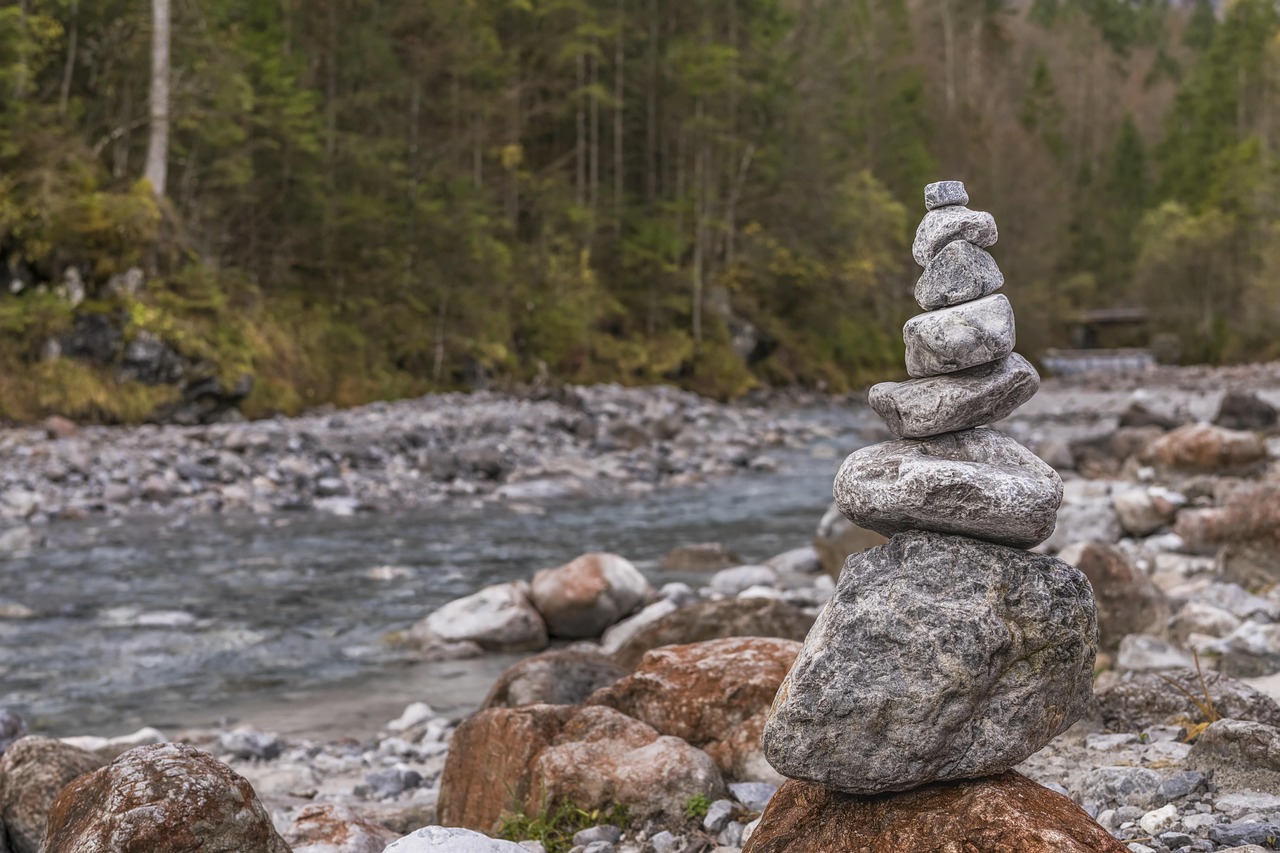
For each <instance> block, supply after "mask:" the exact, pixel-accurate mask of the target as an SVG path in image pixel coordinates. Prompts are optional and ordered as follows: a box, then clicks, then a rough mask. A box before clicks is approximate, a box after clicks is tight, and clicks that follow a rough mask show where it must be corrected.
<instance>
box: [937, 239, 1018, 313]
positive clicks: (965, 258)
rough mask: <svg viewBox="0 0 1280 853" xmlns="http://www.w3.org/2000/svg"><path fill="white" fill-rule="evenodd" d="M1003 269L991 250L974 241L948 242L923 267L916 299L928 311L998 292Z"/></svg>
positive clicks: (1001, 281) (1001, 284)
mask: <svg viewBox="0 0 1280 853" xmlns="http://www.w3.org/2000/svg"><path fill="white" fill-rule="evenodd" d="M1003 286H1004V273H1002V272H1000V267H998V266H996V259H995V258H993V257H991V253H990V252H987V251H985V250H983V249H979V248H978V247H977V246H975V245H973V244H972V243H966V242H965V241H964V240H956V241H955V242H954V243H948V244H947V245H946V246H945V247H944V248H943V249H942V251H940V252H938V254H936V255H934V257H933V260H931V261H929V265H928V266H926V267H925V268H924V275H922V276H920V280H919V281H917V282H916V302H917V303H919V305H920V307H921V308H923V309H924V310H926V311H933V310H935V309H937V308H945V307H946V306H948V305H959V304H960V303H961V302H970V301H972V300H974V299H981V298H982V297H984V296H989V295H991V294H992V293H995V292H996V291H997V290H999V289H1000V288H1001V287H1003Z"/></svg>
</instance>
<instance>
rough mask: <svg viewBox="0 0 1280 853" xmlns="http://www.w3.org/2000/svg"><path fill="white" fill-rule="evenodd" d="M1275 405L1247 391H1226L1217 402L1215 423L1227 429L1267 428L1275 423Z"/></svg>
mask: <svg viewBox="0 0 1280 853" xmlns="http://www.w3.org/2000/svg"><path fill="white" fill-rule="evenodd" d="M1276 421H1277V414H1276V407H1275V406H1273V405H1271V404H1270V403H1268V402H1267V401H1266V400H1262V399H1259V397H1258V395H1257V394H1254V393H1252V392H1249V391H1228V392H1227V393H1226V394H1223V395H1222V401H1221V402H1220V403H1218V413H1217V414H1216V415H1214V417H1213V422H1214V424H1215V425H1217V426H1220V427H1225V428H1227V429H1241V430H1252V431H1254V432H1258V431H1262V430H1268V429H1271V428H1272V427H1274V426H1275V425H1276Z"/></svg>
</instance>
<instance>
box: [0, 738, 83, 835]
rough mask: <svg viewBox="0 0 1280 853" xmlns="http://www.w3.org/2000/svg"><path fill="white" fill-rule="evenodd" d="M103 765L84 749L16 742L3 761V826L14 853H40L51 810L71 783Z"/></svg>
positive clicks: (24, 740)
mask: <svg viewBox="0 0 1280 853" xmlns="http://www.w3.org/2000/svg"><path fill="white" fill-rule="evenodd" d="M101 766H102V762H101V761H99V760H98V759H96V758H94V757H93V756H92V755H90V754H89V753H87V752H85V751H84V750H83V749H77V748H76V747H74V746H70V745H68V744H65V743H63V742H62V741H59V740H53V739H51V738H47V737H36V736H30V737H24V738H21V739H20V740H17V741H15V742H14V743H13V744H12V745H11V746H10V747H9V748H8V749H7V750H5V753H4V757H3V758H2V759H0V825H3V826H4V827H5V829H6V831H7V835H8V837H9V847H10V848H11V849H12V853H40V851H41V850H42V848H41V846H40V842H41V840H42V839H43V838H44V830H45V823H46V822H47V821H48V818H49V808H50V806H52V805H53V801H54V799H55V798H56V797H57V796H58V794H59V792H61V791H62V789H63V788H64V787H65V786H66V785H67V784H68V783H69V782H71V781H72V780H74V779H76V778H77V777H79V776H82V775H84V774H85V773H89V772H92V771H93V770H96V769H97V768H99V767H101Z"/></svg>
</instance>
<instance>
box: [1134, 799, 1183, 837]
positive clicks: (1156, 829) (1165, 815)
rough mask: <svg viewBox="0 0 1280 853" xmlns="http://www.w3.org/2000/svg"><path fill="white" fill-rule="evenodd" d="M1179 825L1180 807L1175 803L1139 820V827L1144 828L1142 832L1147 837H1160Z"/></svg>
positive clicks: (1148, 813)
mask: <svg viewBox="0 0 1280 853" xmlns="http://www.w3.org/2000/svg"><path fill="white" fill-rule="evenodd" d="M1177 823H1178V807H1177V806H1175V805H1174V804H1173V803H1169V804H1168V805H1166V806H1164V807H1162V808H1158V809H1155V810H1154V811H1149V812H1147V813H1146V814H1144V815H1143V816H1142V817H1141V818H1139V819H1138V826H1140V827H1142V831H1143V832H1145V833H1146V834H1147V835H1159V834H1160V833H1162V832H1164V831H1166V830H1169V829H1172V828H1173V827H1174V826H1176V825H1177Z"/></svg>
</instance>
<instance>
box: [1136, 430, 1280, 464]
mask: <svg viewBox="0 0 1280 853" xmlns="http://www.w3.org/2000/svg"><path fill="white" fill-rule="evenodd" d="M1138 458H1139V460H1140V461H1141V462H1142V463H1143V464H1144V465H1154V466H1156V467H1157V468H1160V469H1162V470H1165V471H1171V472H1179V473H1190V474H1226V473H1232V472H1241V471H1247V470H1250V469H1252V468H1254V467H1256V466H1257V465H1258V464H1259V463H1261V462H1262V461H1263V460H1265V459H1266V458H1267V448H1266V445H1264V444H1263V443H1262V439H1260V438H1258V436H1257V435H1256V434H1255V433H1252V432H1243V431H1240V430H1233V429H1223V428H1222V427H1218V426H1212V425H1210V424H1187V425H1186V426H1181V427H1178V428H1177V429H1175V430H1173V431H1172V432H1168V433H1165V434H1164V435H1162V436H1160V437H1159V438H1157V439H1155V440H1154V441H1152V442H1150V443H1149V444H1147V446H1146V447H1144V448H1142V452H1141V453H1139V454H1138Z"/></svg>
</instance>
